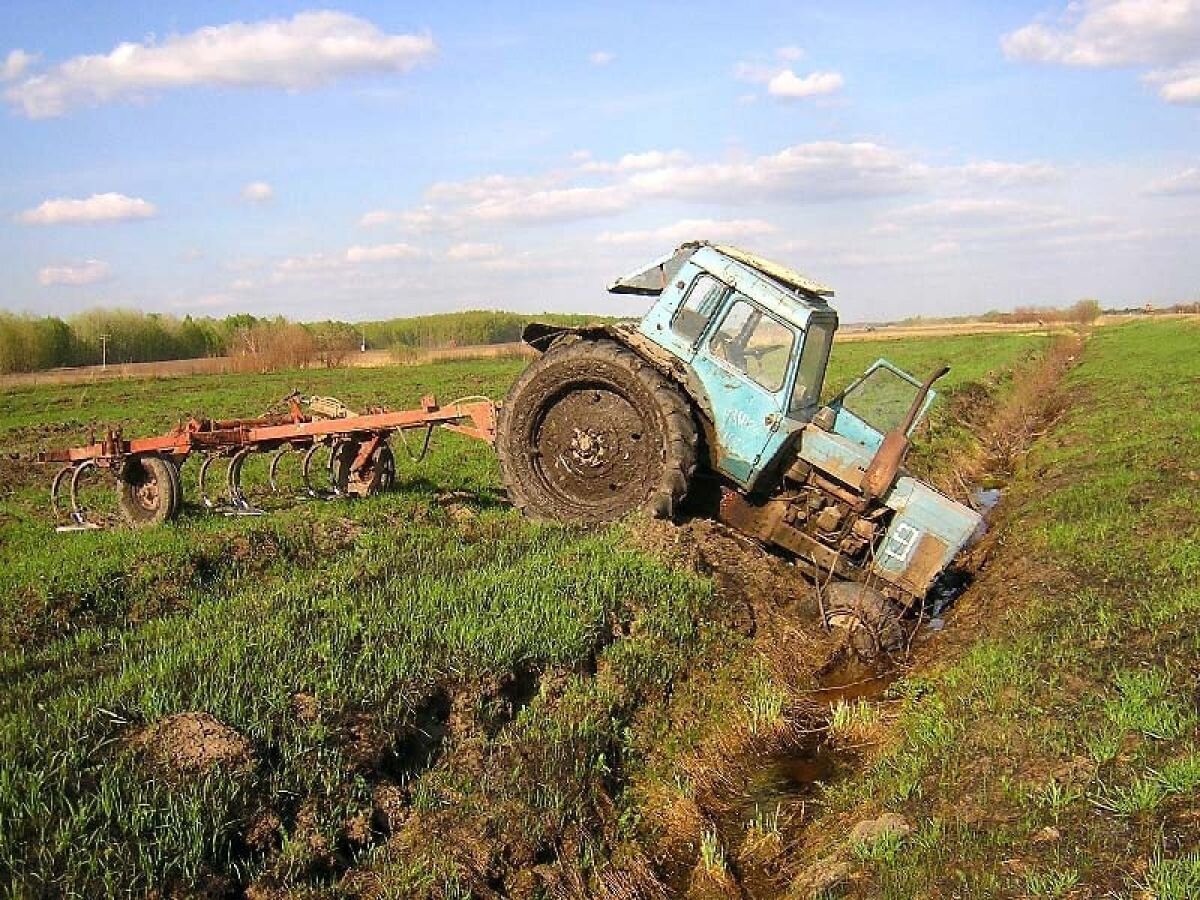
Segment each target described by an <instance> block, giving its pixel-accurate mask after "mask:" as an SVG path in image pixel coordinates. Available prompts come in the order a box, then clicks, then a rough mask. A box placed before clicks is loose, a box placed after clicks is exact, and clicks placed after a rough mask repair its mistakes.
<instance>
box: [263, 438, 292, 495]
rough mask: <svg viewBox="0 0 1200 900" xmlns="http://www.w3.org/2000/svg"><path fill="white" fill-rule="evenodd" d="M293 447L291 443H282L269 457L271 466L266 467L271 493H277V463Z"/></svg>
mask: <svg viewBox="0 0 1200 900" xmlns="http://www.w3.org/2000/svg"><path fill="white" fill-rule="evenodd" d="M293 449H294V448H293V447H292V445H291V444H284V445H283V446H282V447H280V448H279V449H278V450H276V451H275V453H274V455H273V456H272V457H271V466H270V468H269V469H267V483H268V484H270V485H271V493H273V494H278V493H279V481H278V476H279V463H280V462H282V461H283V458H284V457H285V456H287V455H288V454H289V453H291V452H292V450H293Z"/></svg>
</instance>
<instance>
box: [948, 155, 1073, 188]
mask: <svg viewBox="0 0 1200 900" xmlns="http://www.w3.org/2000/svg"><path fill="white" fill-rule="evenodd" d="M961 171H962V174H963V177H964V178H965V179H966V180H967V181H969V182H972V183H978V184H987V185H995V186H999V187H1018V186H1022V185H1034V184H1049V183H1051V182H1055V181H1060V180H1061V179H1062V177H1063V173H1062V170H1061V169H1059V168H1057V167H1056V166H1052V165H1050V164H1049V163H1044V162H1028V163H1013V162H1000V161H997V160H983V161H981V162H973V163H967V164H966V165H965V166H963V167H962V169H961Z"/></svg>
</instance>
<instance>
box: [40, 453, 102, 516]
mask: <svg viewBox="0 0 1200 900" xmlns="http://www.w3.org/2000/svg"><path fill="white" fill-rule="evenodd" d="M94 468H96V463H95V461H94V460H90V459H89V460H86V461H84V462H81V463H77V464H76V465H73V466H68V467H67V468H65V469H62V470H61V471H59V472H58V474H56V475H55V476H54V483H53V484H52V485H51V487H50V493H51V499H52V502H53V503H54V508H55V512H56V513H57V512H58V491H59V489H61V487H62V482H63V481H64V480H65V478H66V476H67V473H68V472H69V473H70V475H71V480H70V484H69V488H68V494H67V497H68V499H69V500H70V501H71V515H70V522H71V524H70V525H59V526H58V527H57V528H56V529H55V531H90V530H92V529H95V528H99V527H100V526H99V525H98V524H97V523H95V522H90V521H88V517H87V510H86V509H85V508H84V507H83V505H82V504H81V503H80V502H79V478H80V476H82V475H83V473H84V472H86V471H87V470H88V469H94Z"/></svg>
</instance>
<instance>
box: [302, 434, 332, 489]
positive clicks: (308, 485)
mask: <svg viewBox="0 0 1200 900" xmlns="http://www.w3.org/2000/svg"><path fill="white" fill-rule="evenodd" d="M323 446H325V445H324V444H321V443H314V444H313V445H312V446H311V447H309V448H308V450H307V451H305V453H304V460H303V461H302V462H301V463H300V475H301V477H302V478H303V479H304V490H305V492H306V493H307V494H308V496H309V497H312V498H313V499H314V500H323V499H325V498H326V497H327V496H328V494H326V493H322V492H321V491H319V490H317V488H315V487H313V483H312V464H313V458H314V457H315V456H316V455H317V451H318V450H320V449H321V448H322V447H323ZM330 461H331V464H332V456H331V457H330Z"/></svg>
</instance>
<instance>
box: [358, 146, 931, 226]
mask: <svg viewBox="0 0 1200 900" xmlns="http://www.w3.org/2000/svg"><path fill="white" fill-rule="evenodd" d="M580 172H586V173H588V174H596V173H598V174H601V175H604V176H607V182H608V183H604V184H599V185H596V184H571V183H570V181H569V178H570V176H571V175H572V174H574V175H576V176H577V175H578V174H579V173H580ZM929 175H930V170H929V168H928V167H927V166H925V165H922V164H920V163H916V162H914V161H912V160H910V159H909V158H908V157H907V156H905V155H904V154H902V153H900V152H898V151H896V150H893V149H891V148H888V147H884V146H881V145H879V144H873V143H868V142H856V143H840V142H836V141H820V142H815V143H811V144H798V145H795V146H792V147H787V148H784V149H783V150H781V151H779V152H778V153H774V154H769V155H766V156H760V157H757V158H752V159H748V160H741V161H735V162H720V163H698V162H690V161H689V160H688V158H687V156H686V155H685V154H683V153H682V152H681V151H649V152H647V153H632V154H626V155H625V156H623V157H622V158H621V159H620V160H619V161H617V162H615V163H608V162H595V161H590V162H587V163H585V164H584V165H583V166H581V167H579V168H578V169H576V170H575V171H574V172H573V173H572V172H560V171H555V172H549V173H545V174H541V175H530V176H523V177H514V176H509V175H487V176H482V177H478V178H470V179H466V180H464V181H460V182H439V183H437V184H434V185H433V186H432V187H430V188H429V190H428V191H427V192H426V196H427V198H428V199H429V200H431V201H435V202H431V203H427V204H425V205H423V206H421V207H419V208H417V209H413V210H409V211H407V212H404V213H397V214H396V216H397V219H408V220H411V221H412V222H414V223H420V226H421V229H422V230H425V231H433V230H438V229H459V228H464V227H466V226H468V225H469V224H470V223H472V222H474V223H478V222H487V223H489V224H496V223H504V222H508V223H536V222H566V221H579V220H583V219H589V218H596V217H600V216H611V215H616V214H619V213H622V212H625V211H626V210H628V209H630V208H631V207H633V206H634V205H635V204H641V203H645V202H647V201H650V200H656V199H663V200H671V199H674V200H684V201H694V202H698V203H708V204H731V205H741V204H745V203H748V202H771V203H792V202H797V201H801V202H825V201H833V200H841V199H847V198H854V197H880V196H893V195H898V194H905V193H908V192H910V191H913V190H915V189H917V188H918V187H920V186H921V185H923V184H925V183H926V182H927V181H928V179H929ZM376 212H382V211H376ZM371 221H372V222H375V221H385V220H384V219H383V218H382V216H372V219H371ZM387 221H390V220H387ZM414 230H416V229H415V228H414Z"/></svg>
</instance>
